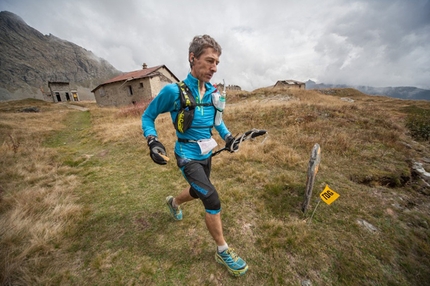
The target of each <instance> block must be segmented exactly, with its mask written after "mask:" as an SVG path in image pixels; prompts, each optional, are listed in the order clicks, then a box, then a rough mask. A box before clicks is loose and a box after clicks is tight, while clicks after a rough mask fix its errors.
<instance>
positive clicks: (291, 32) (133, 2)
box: [0, 0, 430, 90]
mask: <svg viewBox="0 0 430 286" xmlns="http://www.w3.org/2000/svg"><path fill="white" fill-rule="evenodd" d="M0 10H7V11H11V12H13V13H15V14H17V15H18V16H20V17H22V18H23V19H24V21H26V22H27V24H29V25H30V26H32V27H33V28H35V29H37V30H39V31H40V32H42V33H44V34H49V33H51V34H53V35H55V36H57V37H59V38H62V39H65V40H68V41H71V42H74V43H76V44H78V45H80V46H82V47H84V48H86V49H87V50H91V51H92V52H93V53H95V54H96V55H97V56H99V57H102V58H104V59H106V60H108V61H109V62H110V63H111V64H112V65H114V66H115V67H116V68H117V69H119V70H122V71H131V70H136V69H140V68H141V65H142V63H143V62H146V63H147V64H148V65H149V66H154V65H159V64H165V65H167V67H169V69H170V70H172V72H174V73H175V74H176V75H177V76H178V77H179V78H183V77H185V76H186V74H187V72H188V71H189V68H188V62H187V51H188V45H189V42H190V41H191V39H192V38H193V36H195V35H201V34H205V33H206V34H210V35H211V36H213V37H214V38H215V39H217V41H218V42H219V43H220V44H221V46H222V47H223V54H222V56H221V63H220V65H219V68H218V73H217V74H216V75H215V77H214V82H220V81H222V79H225V80H226V82H227V83H228V84H237V85H240V86H241V87H242V88H244V89H246V90H253V89H255V88H259V87H264V86H269V85H273V84H274V83H275V82H276V81H277V80H281V79H296V80H301V81H306V80H308V79H312V80H315V81H317V82H325V83H337V84H342V83H344V84H355V85H373V86H401V85H413V86H418V87H422V88H430V83H429V78H430V52H429V51H430V17H429V16H430V2H429V1H427V0H416V1H413V2H409V1H391V0H380V1H371V0H357V1H347V0H328V1H313V0H304V1H284V0H266V1H257V0H249V1H246V2H243V1H234V0H232V1H227V0H221V1H191V0H188V1H186V0H184V1H175V0H163V1H138V0H126V1H113V0H91V1H86V0H85V1H84V0H75V1H64V0H41V1H30V0H2V1H1V2H0Z"/></svg>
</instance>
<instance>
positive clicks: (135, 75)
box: [91, 65, 179, 92]
mask: <svg viewBox="0 0 430 286" xmlns="http://www.w3.org/2000/svg"><path fill="white" fill-rule="evenodd" d="M160 68H165V69H166V70H167V71H168V72H169V73H170V74H171V75H172V76H173V77H175V79H176V80H177V81H178V82H179V79H178V78H177V77H176V76H175V75H174V74H173V73H172V72H171V71H170V70H169V69H168V68H167V67H166V66H165V65H159V66H155V67H150V68H144V69H140V70H137V71H131V72H127V73H123V74H121V75H118V76H116V77H114V78H111V79H109V80H107V81H105V82H104V83H102V84H99V85H98V86H97V87H96V88H94V89H93V90H92V91H91V92H94V91H95V90H96V89H98V88H99V87H101V86H103V85H106V84H110V83H114V82H122V81H123V82H127V81H130V80H135V79H141V78H146V77H151V76H153V75H155V73H156V72H157V71H158V70H159V69H160Z"/></svg>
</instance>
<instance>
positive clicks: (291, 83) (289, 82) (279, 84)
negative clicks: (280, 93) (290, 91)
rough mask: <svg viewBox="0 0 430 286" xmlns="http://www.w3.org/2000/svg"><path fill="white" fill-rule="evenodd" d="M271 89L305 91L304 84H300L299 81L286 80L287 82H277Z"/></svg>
mask: <svg viewBox="0 0 430 286" xmlns="http://www.w3.org/2000/svg"><path fill="white" fill-rule="evenodd" d="M273 87H286V88H295V89H306V84H305V83H304V82H301V81H297V80H292V79H287V80H278V81H277V82H276V83H275V85H274V86H273Z"/></svg>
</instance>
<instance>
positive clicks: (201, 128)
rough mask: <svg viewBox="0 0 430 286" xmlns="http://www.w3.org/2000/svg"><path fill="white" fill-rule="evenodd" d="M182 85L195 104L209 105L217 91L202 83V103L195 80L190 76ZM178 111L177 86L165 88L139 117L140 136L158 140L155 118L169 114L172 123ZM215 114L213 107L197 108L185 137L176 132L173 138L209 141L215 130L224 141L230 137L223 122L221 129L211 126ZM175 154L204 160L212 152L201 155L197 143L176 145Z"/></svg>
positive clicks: (177, 142)
mask: <svg viewBox="0 0 430 286" xmlns="http://www.w3.org/2000/svg"><path fill="white" fill-rule="evenodd" d="M184 82H185V84H186V85H187V86H188V87H189V89H190V91H191V93H192V95H193V96H194V98H195V100H196V103H202V104H205V103H206V104H207V103H212V93H214V92H217V90H216V88H215V87H214V86H213V85H212V84H210V83H205V87H206V92H205V94H204V96H203V98H202V100H200V97H199V85H198V84H199V81H198V79H196V78H195V77H194V76H192V75H191V73H189V74H188V76H187V78H186V79H185V80H184ZM180 107H181V101H180V98H179V87H178V85H177V84H168V85H166V86H164V87H163V88H162V89H161V91H160V93H159V94H158V95H157V96H156V97H155V98H154V99H153V100H152V101H151V103H150V104H149V105H148V107H147V108H146V110H145V112H144V113H143V115H142V129H143V136H145V137H148V136H149V135H153V136H157V131H156V130H155V124H154V122H155V119H156V118H157V116H158V115H159V114H161V113H165V112H170V116H171V118H172V122H175V119H176V116H177V115H178V111H179V110H180ZM215 111H216V110H215V107H214V106H213V105H207V106H206V105H205V106H196V109H195V111H194V119H193V122H192V124H191V127H190V128H189V129H188V130H187V131H185V132H184V133H180V132H178V131H176V136H177V137H178V138H181V139H187V140H195V141H197V140H201V139H209V138H211V131H212V128H213V127H215V129H216V130H217V131H218V133H219V135H220V136H221V138H223V139H225V137H226V136H227V135H228V134H230V131H229V130H228V129H227V127H226V126H225V124H224V122H223V121H222V122H221V124H220V125H218V126H214V120H215ZM175 153H176V154H177V155H178V156H179V157H181V158H186V159H193V160H204V159H206V158H208V157H209V156H211V153H212V152H209V153H208V154H205V155H201V154H200V153H201V152H200V148H199V146H198V144H197V143H194V142H179V141H176V143H175Z"/></svg>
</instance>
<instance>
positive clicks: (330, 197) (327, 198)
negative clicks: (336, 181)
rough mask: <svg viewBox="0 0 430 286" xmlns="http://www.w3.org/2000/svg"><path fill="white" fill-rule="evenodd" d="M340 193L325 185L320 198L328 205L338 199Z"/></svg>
mask: <svg viewBox="0 0 430 286" xmlns="http://www.w3.org/2000/svg"><path fill="white" fill-rule="evenodd" d="M339 196H340V195H339V194H338V193H336V192H335V191H333V190H332V189H330V188H329V187H328V185H326V186H325V189H324V191H322V193H321V194H320V198H321V199H322V200H323V201H324V202H325V203H326V204H328V205H330V204H331V203H332V202H334V201H335V200H337V198H338V197H339Z"/></svg>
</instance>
